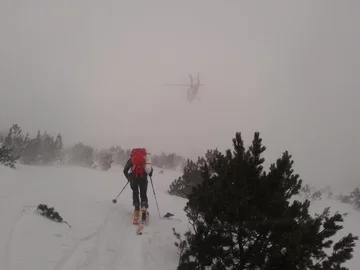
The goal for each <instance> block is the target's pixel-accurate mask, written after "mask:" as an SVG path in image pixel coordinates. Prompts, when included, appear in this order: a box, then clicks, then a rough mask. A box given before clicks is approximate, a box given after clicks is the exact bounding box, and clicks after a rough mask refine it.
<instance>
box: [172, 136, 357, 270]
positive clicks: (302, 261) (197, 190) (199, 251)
mask: <svg viewBox="0 0 360 270" xmlns="http://www.w3.org/2000/svg"><path fill="white" fill-rule="evenodd" d="M265 150H266V148H265V146H263V145H262V139H261V138H260V136H259V133H255V135H254V139H253V142H252V144H251V146H250V147H249V148H248V150H245V147H244V144H243V141H242V138H241V134H240V133H236V136H235V138H234V139H233V151H230V150H228V151H226V153H225V154H222V153H219V152H217V153H216V154H215V157H214V159H213V161H212V162H210V165H209V164H208V163H206V162H205V163H203V165H202V166H201V167H200V171H201V173H202V179H203V181H202V182H201V183H200V184H199V185H197V186H195V187H194V188H193V191H192V193H190V194H189V196H188V198H189V201H188V202H187V205H186V207H185V209H184V210H185V212H186V214H187V217H188V218H189V222H190V224H191V225H192V229H191V230H189V231H188V232H187V233H186V234H185V240H182V239H181V238H180V237H179V235H176V232H175V231H174V234H175V235H176V237H177V238H178V240H179V241H180V243H177V244H176V245H177V246H178V247H179V250H180V248H181V250H180V261H179V267H178V269H205V267H206V266H213V267H215V269H238V270H242V269H263V270H268V269H269V270H270V269H289V270H292V269H296V270H297V269H299V270H300V269H301V270H306V269H312V270H315V269H316V270H325V269H333V270H335V269H337V270H340V269H341V270H345V269H347V268H345V267H343V264H344V262H346V261H347V260H349V259H351V258H352V253H353V247H354V246H355V244H354V241H355V240H357V239H358V238H357V237H355V236H353V235H352V234H348V235H347V236H345V237H344V238H342V239H340V240H339V241H338V242H337V243H335V244H334V243H333V241H332V240H331V238H332V237H333V236H334V235H335V234H336V233H337V232H338V231H339V230H340V229H341V228H342V226H341V225H339V223H341V222H342V221H343V218H342V216H341V215H340V214H338V213H335V214H334V215H332V216H330V214H329V208H327V209H325V210H324V212H323V213H322V214H321V215H317V216H315V217H312V216H311V215H310V214H309V207H310V202H309V201H308V200H305V202H299V201H296V200H294V201H293V202H292V203H290V199H291V198H292V197H293V196H294V195H297V194H298V193H299V191H300V188H301V184H302V180H300V179H299V175H297V174H293V169H292V166H293V160H292V159H291V155H290V154H289V153H288V152H287V151H286V152H284V153H283V155H282V157H281V158H279V159H278V160H277V161H276V163H274V164H272V165H271V166H270V170H269V172H265V171H264V170H263V165H262V164H263V163H264V161H265V160H264V158H263V157H262V156H261V155H262V153H263V152H264V151H265ZM210 166H211V168H212V169H213V170H214V173H211V172H210V170H209V167H210ZM330 248H332V253H330V254H327V253H326V251H328V249H330Z"/></svg>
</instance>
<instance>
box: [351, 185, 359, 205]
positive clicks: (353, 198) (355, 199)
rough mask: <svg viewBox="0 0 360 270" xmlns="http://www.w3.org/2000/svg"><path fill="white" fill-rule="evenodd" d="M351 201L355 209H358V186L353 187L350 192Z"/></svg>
mask: <svg viewBox="0 0 360 270" xmlns="http://www.w3.org/2000/svg"><path fill="white" fill-rule="evenodd" d="M350 197H351V202H352V204H353V205H354V207H355V209H357V210H359V209H360V190H359V187H357V188H355V189H354V190H353V191H352V192H351V194H350Z"/></svg>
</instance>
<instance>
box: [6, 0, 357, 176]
mask: <svg viewBox="0 0 360 270" xmlns="http://www.w3.org/2000/svg"><path fill="white" fill-rule="evenodd" d="M359 26H360V1H358V0H347V1H335V0H333V1H324V0H323V1H310V0H307V1H288V0H283V1H238V0H236V1H235V0H232V1H218V0H216V1H215V0H198V1H190V0H182V1H168V0H151V1H149V0H142V1H118V0H116V1H115V0H106V1H97V0H96V1H95V0H77V1H74V0H62V1H17V0H0V128H1V129H2V130H4V129H5V130H7V129H8V127H10V125H12V124H13V123H17V124H19V125H20V126H21V127H22V128H23V130H24V131H29V132H31V133H32V134H34V133H36V131H37V130H42V131H44V130H47V131H48V132H50V133H54V134H55V133H56V132H61V133H62V134H63V136H64V141H65V143H66V144H72V143H75V142H77V141H84V142H85V143H90V144H92V145H94V146H96V147H103V146H104V147H107V146H109V145H112V144H114V143H118V144H120V145H122V146H124V147H129V148H130V147H136V146H146V147H149V148H150V149H151V150H152V151H153V152H160V151H166V152H170V151H176V152H178V153H180V154H183V155H186V156H189V157H194V156H195V157H196V156H197V155H201V154H203V153H204V152H205V150H206V149H208V148H215V147H219V148H220V149H225V148H228V147H231V139H232V138H233V136H234V134H235V132H237V131H240V132H242V133H243V136H244V139H245V143H246V144H249V143H251V139H252V136H253V133H254V132H255V131H260V134H261V136H262V137H263V139H264V143H265V145H266V146H267V148H268V150H267V153H266V157H267V158H269V161H271V162H273V161H275V158H278V157H279V156H280V155H281V153H282V152H283V151H284V150H289V151H290V153H291V154H293V158H294V160H295V168H296V172H297V173H300V175H301V177H302V178H303V179H304V180H305V181H312V182H317V181H320V180H319V179H320V178H321V179H328V180H329V182H337V183H341V182H342V181H344V180H347V181H354V183H355V181H360V169H359V168H360V161H359V160H360V159H359V155H360V143H359V138H360V105H359V100H360V27H359ZM197 72H200V77H201V82H202V83H203V84H205V86H203V87H202V88H200V93H199V97H200V101H197V100H195V101H194V102H193V103H192V104H189V103H187V101H186V88H181V87H169V86H164V84H167V83H188V82H189V79H188V74H189V73H193V74H196V73H197Z"/></svg>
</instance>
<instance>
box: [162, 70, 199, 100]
mask: <svg viewBox="0 0 360 270" xmlns="http://www.w3.org/2000/svg"><path fill="white" fill-rule="evenodd" d="M189 77H190V84H165V85H171V86H190V88H189V89H188V90H187V93H186V98H187V101H188V102H189V103H191V102H193V101H194V100H195V98H196V99H197V100H198V101H200V98H199V97H198V95H197V94H198V92H199V88H200V86H203V84H200V74H199V72H198V75H197V82H196V84H194V80H193V77H192V75H191V74H189Z"/></svg>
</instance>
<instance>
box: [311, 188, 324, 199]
mask: <svg viewBox="0 0 360 270" xmlns="http://www.w3.org/2000/svg"><path fill="white" fill-rule="evenodd" d="M321 196H322V194H321V191H320V190H318V191H315V192H314V193H313V194H312V195H311V199H312V200H321Z"/></svg>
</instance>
